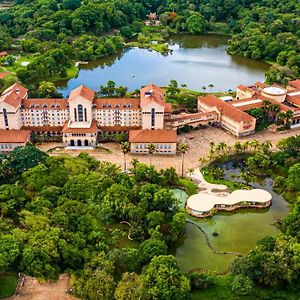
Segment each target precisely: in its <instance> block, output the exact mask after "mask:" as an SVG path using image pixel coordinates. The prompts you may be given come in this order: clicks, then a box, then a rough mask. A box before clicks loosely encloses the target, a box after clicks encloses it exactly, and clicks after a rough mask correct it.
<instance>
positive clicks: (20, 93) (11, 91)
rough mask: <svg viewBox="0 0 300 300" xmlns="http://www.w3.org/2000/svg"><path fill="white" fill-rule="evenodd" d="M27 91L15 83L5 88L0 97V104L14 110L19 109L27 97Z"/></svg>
mask: <svg viewBox="0 0 300 300" xmlns="http://www.w3.org/2000/svg"><path fill="white" fill-rule="evenodd" d="M27 91H28V90H27V89H26V88H25V87H23V86H22V85H20V84H18V83H15V84H14V85H12V86H10V87H9V88H7V89H6V90H5V91H4V92H3V93H2V95H1V96H0V102H5V103H7V104H9V105H11V106H13V107H15V108H17V107H19V105H20V104H21V101H22V99H23V98H26V96H27Z"/></svg>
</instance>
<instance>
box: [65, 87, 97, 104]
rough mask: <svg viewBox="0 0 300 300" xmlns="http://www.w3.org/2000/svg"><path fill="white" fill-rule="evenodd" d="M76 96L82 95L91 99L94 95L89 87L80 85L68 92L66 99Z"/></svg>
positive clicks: (70, 99) (72, 98)
mask: <svg viewBox="0 0 300 300" xmlns="http://www.w3.org/2000/svg"><path fill="white" fill-rule="evenodd" d="M77 97H82V98H85V99H87V100H90V101H93V100H94V97H95V91H93V90H92V89H89V88H88V87H86V86H84V85H81V86H79V87H78V88H76V89H75V90H73V91H72V92H71V93H70V95H69V99H68V101H72V100H74V99H75V98H77Z"/></svg>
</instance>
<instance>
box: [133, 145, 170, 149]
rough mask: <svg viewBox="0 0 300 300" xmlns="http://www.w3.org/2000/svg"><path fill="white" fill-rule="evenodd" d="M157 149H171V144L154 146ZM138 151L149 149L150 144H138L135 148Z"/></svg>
mask: <svg viewBox="0 0 300 300" xmlns="http://www.w3.org/2000/svg"><path fill="white" fill-rule="evenodd" d="M154 145H155V148H156V149H158V150H159V149H171V145H169V144H154ZM135 148H136V149H146V150H147V149H148V144H137V145H136V146H135Z"/></svg>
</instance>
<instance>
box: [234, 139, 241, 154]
mask: <svg viewBox="0 0 300 300" xmlns="http://www.w3.org/2000/svg"><path fill="white" fill-rule="evenodd" d="M233 147H234V150H235V152H236V153H240V152H242V151H243V145H242V143H241V142H239V141H237V142H235V144H234V146H233Z"/></svg>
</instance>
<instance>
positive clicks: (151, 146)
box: [147, 144, 156, 166]
mask: <svg viewBox="0 0 300 300" xmlns="http://www.w3.org/2000/svg"><path fill="white" fill-rule="evenodd" d="M147 149H148V155H149V160H150V166H152V155H153V154H154V153H155V151H156V147H155V145H154V144H149V145H148V146H147Z"/></svg>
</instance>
